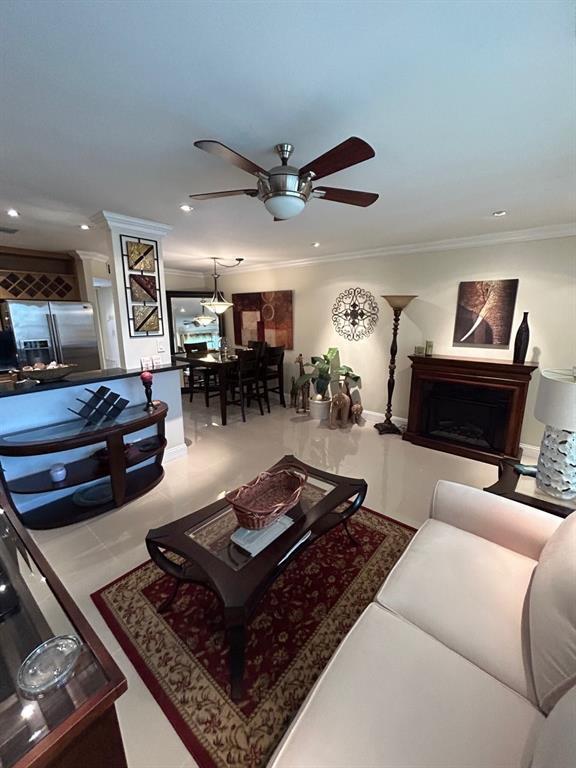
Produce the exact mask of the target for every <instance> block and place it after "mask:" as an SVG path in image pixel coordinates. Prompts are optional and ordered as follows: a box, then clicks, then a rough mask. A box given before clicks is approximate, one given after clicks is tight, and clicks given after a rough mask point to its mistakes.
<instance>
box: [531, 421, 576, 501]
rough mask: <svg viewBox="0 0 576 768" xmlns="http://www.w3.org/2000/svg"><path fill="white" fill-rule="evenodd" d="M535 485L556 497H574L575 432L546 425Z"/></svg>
mask: <svg viewBox="0 0 576 768" xmlns="http://www.w3.org/2000/svg"><path fill="white" fill-rule="evenodd" d="M536 485H537V486H538V488H540V490H541V491H544V492H545V493H547V494H549V495H550V496H555V497H556V498H557V499H574V498H576V432H567V431H566V430H564V429H556V428H555V427H550V426H548V425H547V426H546V429H545V430H544V437H543V438H542V444H541V446H540V455H539V457H538V471H537V473H536Z"/></svg>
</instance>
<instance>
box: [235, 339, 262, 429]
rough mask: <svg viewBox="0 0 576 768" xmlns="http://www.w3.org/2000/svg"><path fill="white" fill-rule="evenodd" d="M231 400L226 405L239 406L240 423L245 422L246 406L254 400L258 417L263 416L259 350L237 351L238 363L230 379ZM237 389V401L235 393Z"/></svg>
mask: <svg viewBox="0 0 576 768" xmlns="http://www.w3.org/2000/svg"><path fill="white" fill-rule="evenodd" d="M230 383H231V393H232V394H231V398H232V399H231V400H227V405H239V406H240V410H241V412H242V421H246V406H250V402H251V400H252V399H253V398H254V399H255V400H256V401H257V403H258V407H259V408H260V415H261V416H264V408H263V407H262V393H261V391H260V383H261V378H260V349H247V350H238V363H237V365H236V370H235V374H234V379H232V378H231V381H230ZM236 389H238V399H236V398H235V392H236Z"/></svg>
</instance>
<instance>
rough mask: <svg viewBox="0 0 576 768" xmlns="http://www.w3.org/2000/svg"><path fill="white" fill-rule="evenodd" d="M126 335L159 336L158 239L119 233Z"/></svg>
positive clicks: (161, 324)
mask: <svg viewBox="0 0 576 768" xmlns="http://www.w3.org/2000/svg"><path fill="white" fill-rule="evenodd" d="M120 246H121V249H122V266H123V269H124V289H125V292H126V307H127V310H128V325H129V329H130V336H132V337H138V336H163V335H164V325H163V320H162V304H161V302H160V301H159V296H160V272H159V268H158V243H157V242H156V240H148V239H146V238H142V237H132V236H129V235H120Z"/></svg>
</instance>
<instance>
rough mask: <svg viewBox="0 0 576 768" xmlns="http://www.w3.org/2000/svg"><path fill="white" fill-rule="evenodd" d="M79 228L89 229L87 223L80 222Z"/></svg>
mask: <svg viewBox="0 0 576 768" xmlns="http://www.w3.org/2000/svg"><path fill="white" fill-rule="evenodd" d="M80 229H90V227H89V226H88V224H80Z"/></svg>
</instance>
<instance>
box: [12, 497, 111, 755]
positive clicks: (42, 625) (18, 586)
mask: <svg viewBox="0 0 576 768" xmlns="http://www.w3.org/2000/svg"><path fill="white" fill-rule="evenodd" d="M56 635H73V636H75V637H77V638H78V639H79V640H80V641H81V642H82V638H81V637H80V635H79V634H78V631H77V630H76V628H75V627H74V625H73V624H72V623H71V621H70V619H69V618H68V616H67V614H66V613H65V612H64V611H63V609H62V607H61V605H60V603H59V602H58V600H57V598H56V596H55V594H54V593H53V592H52V590H51V588H50V586H49V585H48V583H47V581H46V579H45V577H44V574H43V573H42V572H41V571H40V569H39V568H38V566H37V565H36V563H35V562H34V560H33V559H32V557H31V555H30V553H29V552H28V550H27V549H26V548H25V547H24V544H23V543H22V541H21V540H20V538H19V537H18V536H17V535H16V534H15V532H14V531H13V529H12V527H11V525H10V523H9V521H8V519H7V517H6V515H5V514H3V513H2V511H1V509H0V766H1V767H2V768H10V766H13V765H15V764H16V763H18V761H19V760H20V759H21V758H22V757H23V756H24V755H26V753H27V752H28V751H29V750H30V749H32V748H33V747H34V746H36V744H38V743H39V742H40V741H42V739H44V738H45V737H46V736H48V735H49V734H50V733H52V732H53V731H54V730H55V728H57V726H59V725H60V724H61V723H63V722H64V721H65V720H66V719H67V718H69V717H70V716H71V715H72V714H74V712H75V711H76V710H78V709H79V708H80V707H81V706H82V705H83V704H85V703H86V702H87V701H88V700H89V699H90V698H91V697H92V696H94V695H95V694H96V693H97V692H98V691H99V690H100V689H101V688H102V687H103V686H105V685H106V684H107V683H108V678H107V677H106V674H105V672H104V670H103V669H102V667H101V666H100V664H99V663H98V661H97V659H96V658H95V656H94V655H93V653H92V651H91V650H90V649H89V648H88V646H87V645H86V644H84V643H83V644H82V646H81V649H80V655H79V657H78V660H77V661H76V664H75V668H74V672H73V675H72V676H71V677H70V679H69V680H68V681H67V682H66V683H65V684H64V685H63V686H62V687H60V688H57V689H54V690H51V691H49V692H47V693H44V694H43V695H42V696H40V697H38V698H30V697H29V696H26V695H25V694H24V693H23V692H22V691H20V690H19V688H18V685H17V683H16V680H17V674H18V669H19V667H20V665H21V663H22V662H23V661H24V659H26V657H27V656H28V655H29V654H30V653H31V651H33V650H34V649H35V648H37V647H38V646H39V645H40V644H41V643H43V642H44V641H46V640H48V639H49V638H51V637H54V636H56Z"/></svg>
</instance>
